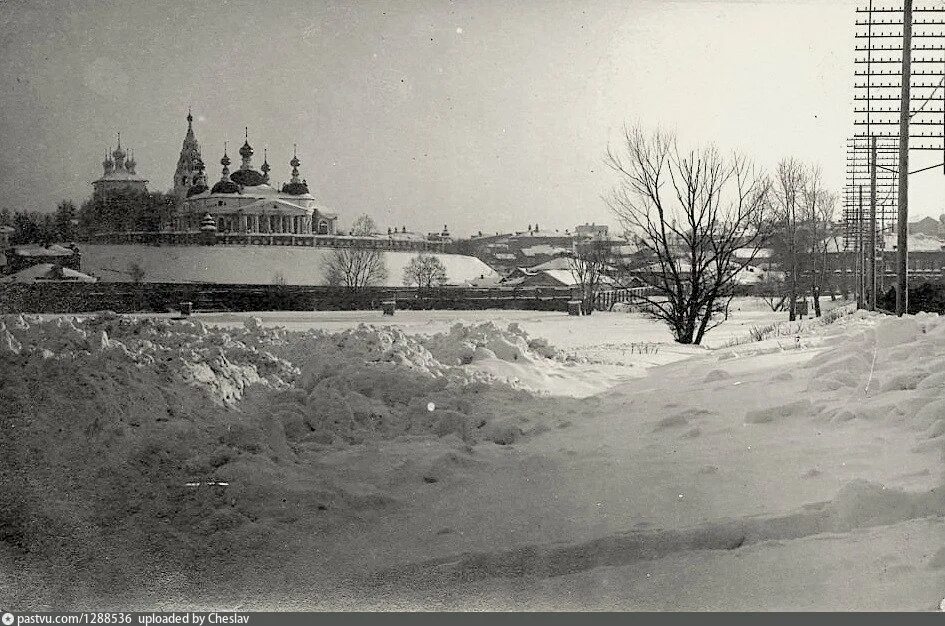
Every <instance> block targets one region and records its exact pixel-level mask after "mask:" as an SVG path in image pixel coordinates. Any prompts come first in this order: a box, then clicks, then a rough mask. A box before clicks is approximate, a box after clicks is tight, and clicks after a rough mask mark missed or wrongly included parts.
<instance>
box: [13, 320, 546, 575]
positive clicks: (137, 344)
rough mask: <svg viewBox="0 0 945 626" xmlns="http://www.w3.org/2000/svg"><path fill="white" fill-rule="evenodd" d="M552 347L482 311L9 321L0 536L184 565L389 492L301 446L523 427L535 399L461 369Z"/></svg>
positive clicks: (253, 544)
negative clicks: (330, 324)
mask: <svg viewBox="0 0 945 626" xmlns="http://www.w3.org/2000/svg"><path fill="white" fill-rule="evenodd" d="M546 354H547V355H550V356H554V351H553V350H552V349H551V348H550V347H548V346H547V345H546V344H544V343H543V342H541V341H531V340H529V338H528V337H527V335H526V334H525V333H524V332H522V331H521V330H520V329H518V328H515V327H512V328H510V329H508V330H503V329H500V328H498V327H497V326H495V325H489V324H483V325H479V326H476V327H473V328H464V327H459V326H457V327H454V328H453V329H452V330H451V331H450V333H448V334H443V335H436V336H433V337H429V338H423V337H414V336H410V335H407V334H405V333H404V332H402V331H400V330H397V329H393V328H375V327H370V326H365V325H362V326H359V327H358V328H356V329H353V330H348V331H344V332H339V333H328V332H324V331H308V332H288V331H285V330H283V329H278V328H276V329H272V328H264V327H263V326H262V325H261V323H260V321H259V320H258V319H256V318H250V319H249V320H247V321H246V323H245V324H244V326H243V327H242V328H235V329H228V330H226V331H224V330H220V329H215V328H208V327H206V326H204V325H203V324H202V323H200V322H195V321H175V320H167V319H150V318H143V319H133V318H128V317H122V316H118V315H115V314H107V313H106V314H100V315H94V316H90V317H85V318H52V319H43V318H41V317H39V316H22V315H20V316H4V317H2V318H0V401H2V402H0V404H2V407H0V418H2V420H0V429H2V430H3V432H4V434H5V437H4V440H3V442H2V443H0V458H3V459H4V461H5V463H4V464H3V467H2V474H0V479H2V484H3V485H4V489H3V490H0V491H2V492H3V493H2V495H0V511H3V514H2V517H0V539H2V540H6V541H9V542H12V543H13V544H15V545H17V546H19V547H20V548H21V549H23V550H26V551H27V552H30V553H34V554H37V555H45V556H47V557H49V558H52V559H54V560H56V559H58V560H59V561H60V562H62V563H69V564H70V566H74V565H76V564H83V563H84V564H90V563H92V562H97V563H100V564H101V563H104V562H103V561H101V560H100V559H99V557H100V556H101V555H102V554H103V553H115V554H119V553H120V554H123V555H124V556H125V557H127V556H128V555H129V554H133V555H134V558H135V559H137V560H138V561H137V562H138V563H140V564H141V566H144V565H145V564H147V563H149V562H150V561H152V560H154V559H157V560H159V561H161V562H165V561H167V560H168V559H170V560H171V561H173V562H175V563H177V564H178V565H179V566H180V567H184V566H185V564H190V565H191V566H192V565H193V563H194V556H198V557H199V556H200V555H204V556H207V555H211V556H212V555H216V556H220V555H223V554H227V553H232V552H236V553H239V554H240V555H241V556H250V555H252V554H254V553H256V552H258V551H261V550H264V549H266V547H267V546H272V545H273V542H274V541H277V540H278V537H279V536H280V532H281V530H283V529H284V528H285V523H286V522H292V521H294V520H297V519H299V518H300V517H302V516H303V515H311V514H313V512H314V513H317V512H319V511H327V513H325V514H324V515H322V518H324V520H331V519H333V518H332V515H334V516H336V517H339V518H346V517H347V516H350V515H353V514H356V513H357V511H360V510H378V509H384V508H386V507H389V506H392V505H393V503H394V499H393V498H392V496H390V495H389V494H387V493H385V492H383V491H380V490H378V489H377V488H373V487H370V488H366V486H365V485H359V484H349V483H348V482H346V481H345V480H343V479H342V478H341V477H338V476H335V477H332V475H331V474H330V473H325V472H316V473H315V474H313V473H312V467H311V465H310V462H309V461H307V460H306V458H307V455H309V454H312V453H316V452H318V451H320V450H329V449H330V450H339V449H345V448H346V447H349V446H352V445H357V444H361V443H365V442H377V441H382V440H390V439H393V438H396V437H408V438H409V437H420V438H431V439H432V440H438V439H439V438H445V440H447V441H451V442H453V443H452V444H450V445H454V446H456V447H457V449H458V450H462V449H463V447H464V446H467V445H469V444H474V443H476V442H479V441H490V442H494V443H496V444H498V445H507V444H510V443H513V442H515V441H517V440H518V439H520V438H521V437H522V436H523V435H525V434H527V432H528V430H529V429H530V428H532V427H533V426H534V424H529V423H528V421H529V420H528V418H525V419H524V420H519V419H517V418H510V417H509V415H510V414H511V415H513V416H514V415H524V414H527V413H528V411H525V410H523V405H525V404H527V403H529V402H531V394H529V393H528V392H527V391H524V390H521V389H516V388H515V387H514V386H513V385H509V384H505V383H500V382H498V381H496V379H495V377H494V376H492V375H490V374H489V373H487V372H483V371H477V370H475V369H471V368H466V367H464V366H463V365H462V364H463V363H468V362H472V361H475V360H476V359H477V358H480V357H487V358H488V359H498V360H501V359H509V360H513V361H515V360H521V361H526V362H529V363H537V362H540V361H543V360H547V357H546V356H545V355H546ZM23 477H29V480H24V479H23ZM8 487H10V488H9V489H8ZM325 523H326V524H327V523H330V522H329V521H325ZM104 566H105V565H103V567H104ZM126 566H128V562H127V561H126V560H121V559H119V560H116V561H114V562H113V564H112V565H110V566H109V567H114V568H115V570H113V571H112V572H111V573H112V574H115V572H116V571H119V570H121V571H124V570H122V568H123V567H126ZM129 571H130V570H129Z"/></svg>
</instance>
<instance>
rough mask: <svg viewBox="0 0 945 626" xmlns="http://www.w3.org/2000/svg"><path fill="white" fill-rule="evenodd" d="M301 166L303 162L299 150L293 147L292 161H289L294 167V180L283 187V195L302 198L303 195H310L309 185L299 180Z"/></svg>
mask: <svg viewBox="0 0 945 626" xmlns="http://www.w3.org/2000/svg"><path fill="white" fill-rule="evenodd" d="M301 164H302V162H301V161H299V156H298V153H297V148H296V146H292V160H291V161H289V165H291V166H292V180H291V181H290V182H288V183H286V184H284V185H282V193H287V194H290V195H293V196H301V195H302V194H306V193H308V184H307V183H306V182H305V181H304V180H299V165H301Z"/></svg>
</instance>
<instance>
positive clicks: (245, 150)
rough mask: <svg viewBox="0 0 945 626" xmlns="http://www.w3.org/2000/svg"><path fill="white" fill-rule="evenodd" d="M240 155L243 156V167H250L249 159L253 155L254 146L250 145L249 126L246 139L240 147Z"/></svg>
mask: <svg viewBox="0 0 945 626" xmlns="http://www.w3.org/2000/svg"><path fill="white" fill-rule="evenodd" d="M240 156H241V157H243V167H250V164H249V160H250V159H251V158H252V156H253V147H252V146H251V145H249V126H247V127H246V141H244V142H243V146H242V147H241V148H240Z"/></svg>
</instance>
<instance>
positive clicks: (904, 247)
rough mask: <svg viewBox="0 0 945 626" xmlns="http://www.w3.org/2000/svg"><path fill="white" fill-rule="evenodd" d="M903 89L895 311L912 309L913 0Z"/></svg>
mask: <svg viewBox="0 0 945 626" xmlns="http://www.w3.org/2000/svg"><path fill="white" fill-rule="evenodd" d="M899 83H900V85H901V86H902V90H901V92H900V96H899V194H898V195H899V198H898V200H899V204H898V209H899V210H898V213H897V221H896V230H897V231H898V232H897V242H896V248H897V251H898V253H899V254H898V257H897V259H896V261H897V266H898V267H897V270H898V271H897V280H896V315H898V316H902V315H903V314H905V313H906V311H908V310H909V242H908V239H907V237H908V231H909V114H910V104H911V101H912V100H911V94H910V88H911V87H912V0H903V3H902V73H901V74H900V80H899Z"/></svg>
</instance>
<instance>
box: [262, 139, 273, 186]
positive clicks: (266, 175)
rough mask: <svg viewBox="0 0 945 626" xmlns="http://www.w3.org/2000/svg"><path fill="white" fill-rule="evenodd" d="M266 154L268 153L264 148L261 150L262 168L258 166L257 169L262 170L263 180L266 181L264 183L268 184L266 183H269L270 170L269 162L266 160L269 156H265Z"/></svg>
mask: <svg viewBox="0 0 945 626" xmlns="http://www.w3.org/2000/svg"><path fill="white" fill-rule="evenodd" d="M267 152H268V151H267V150H266V149H265V148H264V149H263V164H262V166H260V168H259V169H260V170H262V173H263V178H265V179H266V182H267V183H268V182H269V170H271V169H272V168H271V167H270V166H269V160H268V156H269V155H268V154H267Z"/></svg>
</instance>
